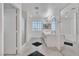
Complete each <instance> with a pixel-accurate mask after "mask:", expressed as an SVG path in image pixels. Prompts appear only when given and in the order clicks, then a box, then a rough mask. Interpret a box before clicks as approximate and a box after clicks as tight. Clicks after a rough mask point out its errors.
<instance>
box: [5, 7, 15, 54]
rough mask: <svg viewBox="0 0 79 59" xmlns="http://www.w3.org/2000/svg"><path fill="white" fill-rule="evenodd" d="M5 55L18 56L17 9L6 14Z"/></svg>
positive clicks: (6, 10)
mask: <svg viewBox="0 0 79 59" xmlns="http://www.w3.org/2000/svg"><path fill="white" fill-rule="evenodd" d="M4 15H5V17H4V36H5V37H4V54H16V9H8V8H7V9H6V8H5V12H4Z"/></svg>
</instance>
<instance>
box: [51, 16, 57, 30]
mask: <svg viewBox="0 0 79 59" xmlns="http://www.w3.org/2000/svg"><path fill="white" fill-rule="evenodd" d="M51 29H52V31H56V18H55V17H53V18H52V24H51Z"/></svg>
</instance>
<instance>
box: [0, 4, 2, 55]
mask: <svg viewBox="0 0 79 59" xmlns="http://www.w3.org/2000/svg"><path fill="white" fill-rule="evenodd" d="M2 40H3V39H2V4H1V3H0V56H1V55H3V46H2V45H3V44H2V43H3V41H2Z"/></svg>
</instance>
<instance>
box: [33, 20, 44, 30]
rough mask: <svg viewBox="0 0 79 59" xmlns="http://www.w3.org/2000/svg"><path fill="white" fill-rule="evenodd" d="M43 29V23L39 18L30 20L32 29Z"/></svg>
mask: <svg viewBox="0 0 79 59" xmlns="http://www.w3.org/2000/svg"><path fill="white" fill-rule="evenodd" d="M42 29H43V23H42V21H41V20H34V21H33V22H32V31H41V30H42Z"/></svg>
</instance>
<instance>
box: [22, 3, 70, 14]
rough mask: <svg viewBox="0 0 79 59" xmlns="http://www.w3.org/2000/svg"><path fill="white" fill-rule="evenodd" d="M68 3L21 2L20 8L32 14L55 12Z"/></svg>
mask: <svg viewBox="0 0 79 59" xmlns="http://www.w3.org/2000/svg"><path fill="white" fill-rule="evenodd" d="M67 5H69V4H68V3H23V4H22V9H23V11H25V12H29V13H30V14H33V15H35V14H36V15H37V14H40V15H47V14H51V15H53V14H55V13H56V12H57V11H58V10H60V9H62V8H64V7H66V6H67Z"/></svg>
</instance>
